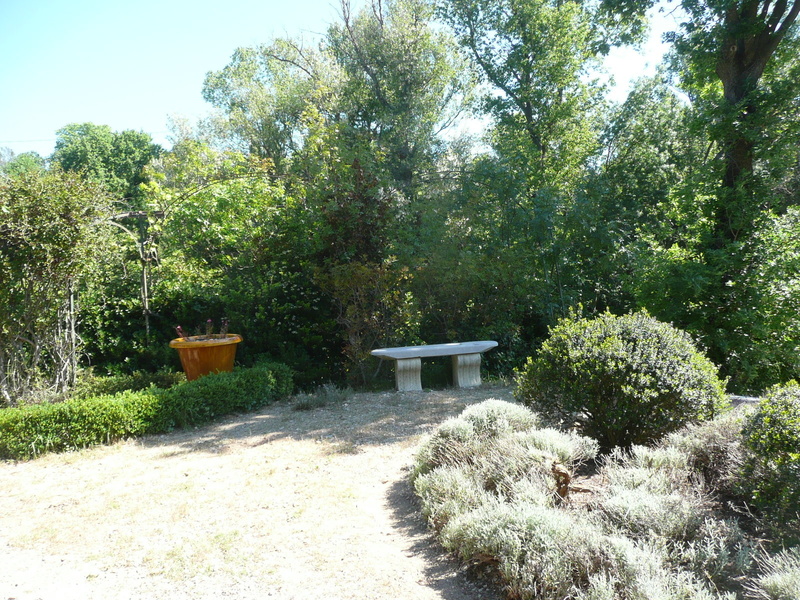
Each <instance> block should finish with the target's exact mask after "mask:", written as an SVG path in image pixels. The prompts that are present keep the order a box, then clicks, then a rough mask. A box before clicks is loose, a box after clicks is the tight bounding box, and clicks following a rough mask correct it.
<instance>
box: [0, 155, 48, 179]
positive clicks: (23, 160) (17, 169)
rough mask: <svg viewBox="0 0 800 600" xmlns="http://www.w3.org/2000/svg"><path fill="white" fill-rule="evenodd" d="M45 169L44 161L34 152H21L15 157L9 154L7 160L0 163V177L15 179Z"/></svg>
mask: <svg viewBox="0 0 800 600" xmlns="http://www.w3.org/2000/svg"><path fill="white" fill-rule="evenodd" d="M45 167H46V164H45V160H44V159H43V158H42V157H41V156H39V154H38V153H36V152H23V153H22V154H17V155H14V153H13V152H11V153H10V156H9V158H8V159H7V160H2V161H0V175H5V176H6V177H16V176H19V175H24V174H26V173H36V172H39V171H42V170H44V169H45Z"/></svg>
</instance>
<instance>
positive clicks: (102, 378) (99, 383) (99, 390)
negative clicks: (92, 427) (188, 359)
mask: <svg viewBox="0 0 800 600" xmlns="http://www.w3.org/2000/svg"><path fill="white" fill-rule="evenodd" d="M185 381H186V376H185V375H184V374H183V373H182V372H180V371H158V372H156V373H148V372H147V371H136V372H135V373H131V374H129V375H126V374H121V375H95V374H93V373H91V372H86V373H83V374H82V375H81V377H80V378H79V379H78V382H77V383H76V385H75V387H74V388H73V389H72V392H71V394H70V396H71V397H72V398H91V397H94V396H112V395H114V394H119V393H120V392H124V391H128V390H130V391H134V392H138V391H139V390H146V389H147V388H149V387H150V386H154V387H157V388H161V389H168V388H171V387H172V386H174V385H178V384H179V383H184V382H185Z"/></svg>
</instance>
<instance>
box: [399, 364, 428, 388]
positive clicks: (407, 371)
mask: <svg viewBox="0 0 800 600" xmlns="http://www.w3.org/2000/svg"><path fill="white" fill-rule="evenodd" d="M421 371H422V360H421V359H419V358H398V359H397V360H395V361H394V380H395V383H396V384H397V391H398V392H421V391H422V379H421V377H420V373H421Z"/></svg>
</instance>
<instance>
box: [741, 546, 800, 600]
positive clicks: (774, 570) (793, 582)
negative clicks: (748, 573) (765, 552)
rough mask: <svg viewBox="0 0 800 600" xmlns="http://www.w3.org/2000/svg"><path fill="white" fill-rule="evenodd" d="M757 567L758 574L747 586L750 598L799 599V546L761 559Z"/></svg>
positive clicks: (767, 599) (761, 599)
mask: <svg viewBox="0 0 800 600" xmlns="http://www.w3.org/2000/svg"><path fill="white" fill-rule="evenodd" d="M759 567H760V569H759V574H758V575H757V576H756V577H755V578H754V579H753V581H752V582H751V584H750V585H749V586H748V588H749V589H748V591H749V596H750V597H751V598H755V599H756V600H797V598H800V546H798V547H796V548H790V549H788V550H784V551H782V552H779V553H778V554H775V555H773V556H767V557H765V558H763V559H762V560H761V561H760V564H759Z"/></svg>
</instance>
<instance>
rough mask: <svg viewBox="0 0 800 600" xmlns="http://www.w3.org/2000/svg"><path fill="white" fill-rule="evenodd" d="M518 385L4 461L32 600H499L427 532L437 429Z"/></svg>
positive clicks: (3, 482)
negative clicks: (424, 476)
mask: <svg viewBox="0 0 800 600" xmlns="http://www.w3.org/2000/svg"><path fill="white" fill-rule="evenodd" d="M490 397H499V398H504V399H507V400H510V399H511V394H510V391H509V390H507V389H505V388H482V389H477V390H458V391H456V390H452V391H450V390H444V391H436V392H422V393H405V394H396V393H382V394H358V395H355V396H352V397H350V398H349V399H347V400H345V401H343V402H341V403H339V404H331V405H328V406H326V407H324V408H321V409H315V410H310V411H297V410H293V408H292V403H291V402H278V403H276V404H272V405H270V406H267V407H265V408H262V409H260V410H258V411H256V412H253V413H249V414H246V415H242V416H235V417H229V418H227V419H225V420H223V421H221V422H219V423H217V424H215V425H212V426H208V427H204V428H200V429H196V430H187V431H177V432H174V433H170V434H166V435H155V436H145V437H144V438H141V439H137V440H131V441H127V442H120V443H117V444H114V445H111V446H99V447H94V448H90V449H87V450H82V451H78V452H70V453H64V454H49V455H46V456H44V457H42V458H39V459H37V460H34V461H29V462H19V463H14V462H4V463H0V591H2V592H3V593H5V594H6V597H14V598H16V599H17V600H32V599H36V598H54V597H58V598H59V599H60V600H77V599H80V600H99V599H103V600H140V599H141V600H144V599H147V600H153V599H160V598H163V599H166V598H169V599H170V600H190V599H191V600H206V599H209V600H210V599H212V598H213V599H214V600H219V598H226V597H230V598H236V599H237V600H256V599H258V600H263V599H265V598H280V599H281V600H292V599H295V598H296V599H298V600H300V599H302V600H309V599H318V598H319V599H321V598H325V599H326V600H337V599H339V600H350V599H352V600H355V599H358V600H365V599H370V598H375V599H381V600H385V599H386V598H404V599H407V600H433V599H446V600H478V599H481V600H497V599H499V598H500V596H499V595H498V594H497V592H496V591H495V590H494V589H493V588H492V587H490V586H488V584H485V583H484V582H481V581H475V580H473V579H471V578H470V577H468V576H467V575H466V574H465V571H464V569H463V568H462V567H460V566H459V565H458V564H457V563H456V561H455V560H454V559H452V558H450V557H448V556H446V555H445V554H444V553H443V552H442V550H441V547H440V546H439V545H438V544H437V543H436V541H435V540H434V539H433V536H432V535H431V534H430V533H429V532H428V531H427V529H426V526H425V523H424V520H423V518H422V516H421V515H420V514H419V507H418V505H417V503H416V501H415V499H414V496H413V493H412V492H411V490H410V488H409V485H408V470H407V468H408V466H409V465H410V464H411V461H412V457H413V455H414V453H415V451H416V449H417V447H418V444H419V442H420V440H421V438H422V435H423V434H425V433H428V432H429V431H431V430H432V429H433V428H434V427H436V426H437V425H439V424H440V423H441V422H442V421H443V420H445V419H446V418H448V417H451V416H454V415H457V414H459V413H460V412H461V411H462V410H463V408H464V407H465V406H467V405H471V404H474V403H477V402H480V401H482V400H484V399H486V398H490Z"/></svg>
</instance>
